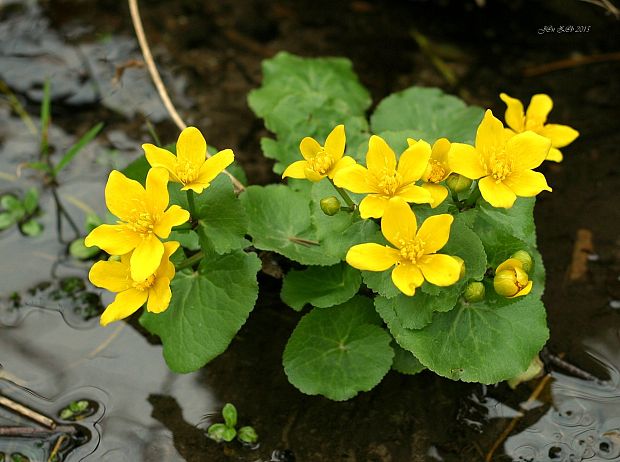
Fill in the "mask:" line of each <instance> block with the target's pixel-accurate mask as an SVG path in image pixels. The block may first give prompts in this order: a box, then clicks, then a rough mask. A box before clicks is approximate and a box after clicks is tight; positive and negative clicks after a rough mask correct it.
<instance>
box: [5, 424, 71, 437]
mask: <svg viewBox="0 0 620 462" xmlns="http://www.w3.org/2000/svg"><path fill="white" fill-rule="evenodd" d="M76 432H77V430H76V428H75V427H74V426H72V425H59V426H57V427H56V428H54V429H53V430H52V429H49V428H36V427H17V426H15V427H13V426H11V427H0V436H15V437H23V438H37V437H41V436H49V435H50V434H53V433H65V434H69V435H73V434H74V433H76Z"/></svg>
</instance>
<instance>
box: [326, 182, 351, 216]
mask: <svg viewBox="0 0 620 462" xmlns="http://www.w3.org/2000/svg"><path fill="white" fill-rule="evenodd" d="M328 180H329V182H330V183H331V184H332V186H333V187H334V189H335V190H336V191H337V192H338V194H340V197H342V198H343V199H344V202H345V203H346V204H347V205H348V206H349V209H350V210H351V211H353V210H355V209H356V208H357V205H355V202H353V200H352V199H351V197H350V196H349V195H348V194H347V192H346V191H345V190H344V189H342V188H339V187H338V186H336V185H335V184H334V180H332V179H331V178H328Z"/></svg>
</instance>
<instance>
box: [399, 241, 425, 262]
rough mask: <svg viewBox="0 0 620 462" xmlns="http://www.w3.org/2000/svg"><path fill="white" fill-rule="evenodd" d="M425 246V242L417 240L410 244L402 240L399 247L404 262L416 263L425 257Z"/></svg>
mask: <svg viewBox="0 0 620 462" xmlns="http://www.w3.org/2000/svg"><path fill="white" fill-rule="evenodd" d="M424 246H425V242H424V241H421V240H420V239H415V240H413V241H409V242H406V241H404V240H401V241H400V242H399V247H400V256H401V257H402V260H407V261H408V262H411V263H415V262H416V261H417V259H418V258H420V257H422V256H423V255H424ZM401 263H402V261H401Z"/></svg>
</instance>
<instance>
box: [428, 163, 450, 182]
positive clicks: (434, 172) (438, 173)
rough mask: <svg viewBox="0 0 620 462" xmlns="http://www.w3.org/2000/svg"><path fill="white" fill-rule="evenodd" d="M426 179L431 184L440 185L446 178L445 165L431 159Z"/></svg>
mask: <svg viewBox="0 0 620 462" xmlns="http://www.w3.org/2000/svg"><path fill="white" fill-rule="evenodd" d="M426 176H427V177H428V178H427V179H426V181H427V182H429V183H439V182H441V181H443V180H444V178H445V177H446V169H445V168H444V167H443V164H442V163H441V162H439V161H437V160H433V159H431V160H430V161H429V164H428V168H427V169H426Z"/></svg>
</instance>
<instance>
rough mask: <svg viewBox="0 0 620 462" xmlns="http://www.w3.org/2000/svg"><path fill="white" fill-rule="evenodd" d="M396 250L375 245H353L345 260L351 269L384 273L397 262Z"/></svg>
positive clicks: (397, 254)
mask: <svg viewBox="0 0 620 462" xmlns="http://www.w3.org/2000/svg"><path fill="white" fill-rule="evenodd" d="M399 255H400V254H399V253H398V250H396V249H393V248H391V247H388V246H387V245H380V244H375V243H368V244H358V245H354V246H353V247H351V248H350V249H349V251H348V252H347V256H346V260H347V263H348V264H349V265H351V266H352V267H353V268H357V269H359V270H366V271H385V270H387V269H388V268H391V267H392V265H394V264H396V262H397V261H398V256H399Z"/></svg>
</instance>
